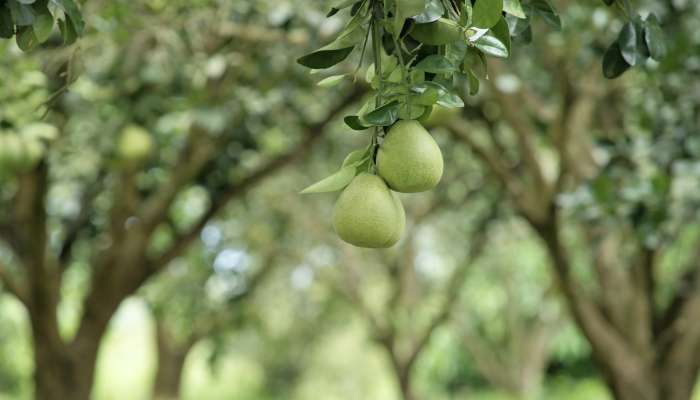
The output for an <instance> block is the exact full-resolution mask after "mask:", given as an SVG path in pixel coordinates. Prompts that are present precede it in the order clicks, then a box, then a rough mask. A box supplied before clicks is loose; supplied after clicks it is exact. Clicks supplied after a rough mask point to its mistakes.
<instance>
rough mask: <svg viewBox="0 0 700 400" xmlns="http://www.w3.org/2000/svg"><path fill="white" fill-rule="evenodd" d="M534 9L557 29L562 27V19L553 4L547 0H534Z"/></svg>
mask: <svg viewBox="0 0 700 400" xmlns="http://www.w3.org/2000/svg"><path fill="white" fill-rule="evenodd" d="M530 7H532V9H533V11H534V12H535V13H537V14H538V15H539V16H541V17H542V18H543V19H544V21H545V22H546V23H548V24H549V25H551V26H553V27H554V28H556V29H561V19H560V18H559V14H558V13H557V11H556V10H555V9H554V7H553V6H552V4H550V3H549V1H547V0H533V1H532V4H531V5H530Z"/></svg>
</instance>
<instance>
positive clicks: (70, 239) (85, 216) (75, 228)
mask: <svg viewBox="0 0 700 400" xmlns="http://www.w3.org/2000/svg"><path fill="white" fill-rule="evenodd" d="M106 175H107V170H106V169H101V170H100V172H99V173H98V174H97V178H96V179H95V181H94V182H92V183H91V184H90V185H89V186H88V187H87V188H86V189H85V191H84V193H83V195H82V196H81V200H80V213H79V214H78V216H77V218H76V219H75V220H74V221H72V222H71V223H70V225H69V226H68V227H67V229H66V235H65V238H64V239H63V244H62V245H61V250H60V251H59V252H58V261H59V264H60V265H61V267H62V268H64V269H65V268H66V266H67V263H68V260H69V259H70V256H71V253H72V251H73V245H74V244H75V242H76V241H77V240H78V237H79V236H80V233H81V232H82V231H83V230H84V229H85V227H86V226H88V225H89V223H90V214H91V213H92V210H93V208H92V203H93V201H94V200H95V198H96V197H97V195H98V194H99V193H100V190H101V189H102V187H103V181H104V179H105V177H106Z"/></svg>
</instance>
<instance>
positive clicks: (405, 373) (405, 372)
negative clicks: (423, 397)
mask: <svg viewBox="0 0 700 400" xmlns="http://www.w3.org/2000/svg"><path fill="white" fill-rule="evenodd" d="M394 372H395V374H396V380H397V383H398V384H399V390H400V391H401V398H402V400H418V398H417V397H416V396H415V393H414V392H413V386H412V385H411V369H410V368H394Z"/></svg>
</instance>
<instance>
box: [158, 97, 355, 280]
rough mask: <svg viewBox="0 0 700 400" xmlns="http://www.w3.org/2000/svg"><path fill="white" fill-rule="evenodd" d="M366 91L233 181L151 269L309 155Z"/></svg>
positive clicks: (310, 125)
mask: <svg viewBox="0 0 700 400" xmlns="http://www.w3.org/2000/svg"><path fill="white" fill-rule="evenodd" d="M362 93H363V91H361V90H355V91H354V92H352V93H351V94H350V95H349V96H347V97H346V98H344V99H343V100H342V101H341V102H340V103H339V104H338V105H337V106H335V107H334V108H333V109H332V110H331V111H330V112H329V113H328V115H327V116H326V117H325V118H324V119H323V120H322V121H320V122H317V123H315V124H306V125H305V128H304V131H305V134H304V138H303V139H302V141H301V142H300V143H299V144H298V145H297V146H295V147H294V148H293V149H292V150H290V151H289V152H287V153H286V154H284V155H282V156H279V157H277V158H275V159H273V160H270V161H269V162H267V163H266V164H264V165H262V166H261V167H259V168H258V169H257V170H255V171H253V172H252V173H251V174H250V175H248V176H247V177H246V178H244V179H242V180H240V181H238V182H236V183H232V184H229V185H228V186H227V187H226V188H225V189H224V190H223V191H222V192H221V194H220V195H218V196H217V197H215V198H214V199H212V201H211V204H210V206H209V208H208V209H207V210H206V211H205V212H204V214H203V215H202V216H201V217H200V218H199V220H198V221H197V222H196V223H195V224H194V225H193V226H192V227H191V228H189V230H187V231H186V232H184V233H182V234H180V235H178V236H177V237H176V239H175V240H174V244H173V245H172V246H171V247H170V249H168V250H167V251H165V252H164V253H163V254H161V255H160V256H158V257H157V258H155V259H152V260H149V263H148V269H149V270H150V271H149V272H151V273H153V272H155V271H158V270H160V269H161V268H163V267H164V266H165V265H167V264H168V263H169V262H170V261H172V260H173V259H175V258H177V257H178V256H180V254H182V252H183V251H184V249H185V248H186V247H187V245H189V244H190V243H191V242H193V241H194V240H195V239H196V238H197V237H198V236H199V234H200V232H201V231H202V229H204V227H205V226H206V225H207V224H208V223H209V221H210V220H211V219H212V218H214V217H215V216H216V215H217V214H219V213H220V212H221V211H222V210H223V209H224V208H225V206H226V205H227V204H228V203H229V202H231V201H232V200H234V199H236V198H238V197H240V196H242V195H244V194H245V193H247V192H248V191H249V190H250V189H251V188H253V187H254V186H255V185H256V184H258V183H259V182H260V181H262V180H263V179H265V178H267V177H269V176H270V175H272V174H273V173H275V172H277V171H279V170H280V169H282V168H283V167H284V166H286V165H288V164H290V163H292V162H294V161H296V160H297V159H299V158H300V157H302V156H303V155H304V154H306V153H307V152H308V151H309V150H310V148H311V147H312V145H313V144H314V143H315V142H316V141H317V140H318V139H319V138H320V137H321V135H322V133H323V131H324V130H325V129H326V127H327V126H328V125H329V124H330V123H331V122H332V121H333V120H335V118H336V116H337V115H338V114H340V113H341V112H342V111H343V110H344V109H345V108H346V107H347V106H348V105H350V104H352V103H353V102H354V101H355V100H357V99H358V98H359V97H360V96H361V95H362Z"/></svg>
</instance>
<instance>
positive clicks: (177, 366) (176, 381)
mask: <svg viewBox="0 0 700 400" xmlns="http://www.w3.org/2000/svg"><path fill="white" fill-rule="evenodd" d="M156 343H157V349H158V366H157V370H156V378H155V383H154V386H153V397H154V399H156V400H178V399H179V398H180V388H181V386H182V372H183V368H184V366H185V360H186V359H187V354H189V352H190V350H191V349H192V347H193V345H194V341H190V342H187V343H184V344H178V343H175V341H174V340H173V339H172V338H171V337H170V335H168V334H167V332H166V331H165V328H164V327H163V326H162V325H161V323H160V322H158V321H156Z"/></svg>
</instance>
